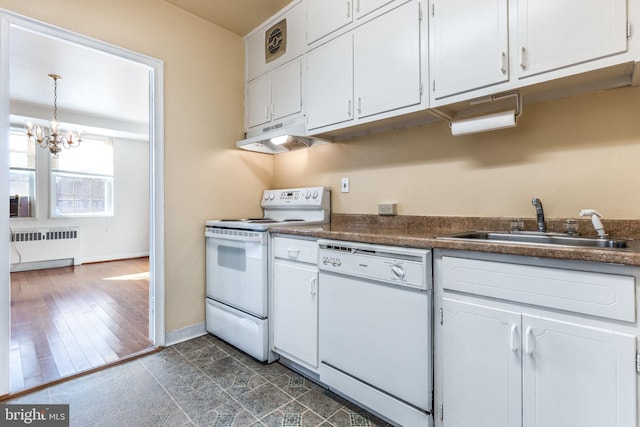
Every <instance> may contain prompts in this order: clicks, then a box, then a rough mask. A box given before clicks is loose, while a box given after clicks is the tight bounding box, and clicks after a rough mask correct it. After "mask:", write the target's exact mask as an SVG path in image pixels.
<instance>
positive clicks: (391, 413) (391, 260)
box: [318, 240, 433, 427]
mask: <svg viewBox="0 0 640 427" xmlns="http://www.w3.org/2000/svg"><path fill="white" fill-rule="evenodd" d="M318 243H319V257H318V258H319V260H318V261H319V262H318V268H319V270H320V274H319V285H318V286H319V298H320V300H319V342H320V343H321V345H320V368H319V372H320V381H322V382H323V383H325V384H326V385H328V386H329V387H330V388H332V389H333V390H335V391H337V392H339V393H342V394H344V395H347V396H350V397H351V398H353V399H354V400H356V401H357V402H358V403H360V404H361V405H363V406H365V407H368V408H369V409H372V410H374V411H375V412H377V413H379V414H380V415H382V416H383V417H384V418H387V419H388V420H390V421H392V422H393V423H395V424H397V425H402V426H404V427H413V426H422V427H427V426H433V416H432V412H433V408H432V406H433V403H432V394H433V369H432V366H433V365H432V360H433V359H432V357H433V354H432V342H433V340H432V324H431V322H432V320H431V319H432V298H433V296H432V292H433V287H432V274H431V251H429V250H423V249H407V248H398V247H390V246H379V245H369V244H361V243H352V242H341V241H331V240H320V241H319V242H318Z"/></svg>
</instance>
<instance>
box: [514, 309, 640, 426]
mask: <svg viewBox="0 0 640 427" xmlns="http://www.w3.org/2000/svg"><path fill="white" fill-rule="evenodd" d="M523 330H524V332H523V333H524V337H523V342H524V344H523V347H524V354H523V408H524V412H523V425H524V427H534V426H535V427H569V426H575V427H602V426H608V427H635V426H636V378H637V374H636V365H635V353H636V340H635V337H634V336H632V335H627V334H622V333H616V332H611V331H607V330H602V329H595V328H590V327H584V326H581V325H576V324H571V323H566V322H560V321H556V320H551V319H546V318H542V317H536V316H529V315H523Z"/></svg>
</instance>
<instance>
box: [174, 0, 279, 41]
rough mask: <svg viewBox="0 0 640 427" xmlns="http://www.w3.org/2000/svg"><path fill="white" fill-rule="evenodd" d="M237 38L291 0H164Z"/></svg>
mask: <svg viewBox="0 0 640 427" xmlns="http://www.w3.org/2000/svg"><path fill="white" fill-rule="evenodd" d="M165 1H166V2H167V3H169V4H172V5H174V6H176V7H179V8H180V9H183V10H186V11H187V12H190V13H192V14H194V15H196V16H199V17H200V18H202V19H205V20H207V21H209V22H212V23H214V24H216V25H219V26H220V27H222V28H225V29H227V30H229V31H231V32H232V33H235V34H238V35H239V36H245V35H247V34H248V33H249V32H250V31H251V30H252V29H254V28H255V27H257V26H258V25H260V24H262V23H263V22H264V21H266V20H267V19H268V18H269V17H270V16H272V15H274V14H275V13H276V12H278V11H279V10H280V9H282V8H283V7H285V6H286V5H288V4H289V3H291V1H292V0H232V1H229V0H165Z"/></svg>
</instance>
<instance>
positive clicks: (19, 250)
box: [9, 227, 80, 271]
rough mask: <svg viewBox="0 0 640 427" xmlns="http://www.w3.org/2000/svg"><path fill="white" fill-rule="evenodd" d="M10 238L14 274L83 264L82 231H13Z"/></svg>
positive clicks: (73, 228) (54, 229)
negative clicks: (80, 232)
mask: <svg viewBox="0 0 640 427" xmlns="http://www.w3.org/2000/svg"><path fill="white" fill-rule="evenodd" d="M9 236H10V237H9V238H10V241H11V242H10V243H11V264H12V266H11V270H12V271H26V270H38V269H42V268H53V267H61V266H68V265H77V264H80V257H79V255H80V241H79V240H80V234H79V232H78V227H49V228H33V229H22V230H11V232H10V234H9Z"/></svg>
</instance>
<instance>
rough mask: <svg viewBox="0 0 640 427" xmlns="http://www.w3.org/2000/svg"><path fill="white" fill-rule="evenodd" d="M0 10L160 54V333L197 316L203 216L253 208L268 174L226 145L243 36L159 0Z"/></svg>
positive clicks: (35, 0)
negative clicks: (162, 298)
mask: <svg viewBox="0 0 640 427" xmlns="http://www.w3.org/2000/svg"><path fill="white" fill-rule="evenodd" d="M0 8H3V9H7V10H10V11H13V12H16V13H19V14H22V15H26V16H28V17H31V18H35V19H38V20H40V21H44V22H46V23H50V24H53V25H56V26H60V27H63V28H65V29H69V30H72V31H75V32H78V33H81V34H84V35H88V36H90V37H93V38H96V39H99V40H102V41H105V42H108V43H112V44H115V45H118V46H121V47H125V48H128V49H131V50H133V51H136V52H139V53H142V54H145V55H149V56H152V57H155V58H158V59H160V60H162V61H164V73H165V74H164V77H165V87H164V89H165V104H164V106H165V110H164V113H165V205H166V207H165V222H166V226H165V243H166V267H165V269H166V270H165V271H166V330H167V331H168V332H169V331H172V330H175V329H179V328H182V327H185V326H190V325H193V324H197V323H201V322H204V235H203V225H204V221H205V220H206V219H209V218H215V217H223V216H235V215H248V214H253V215H256V214H258V213H260V206H259V204H258V201H259V199H260V194H261V191H262V189H263V188H265V187H269V186H271V179H272V167H273V160H272V158H271V157H268V156H263V155H260V154H251V153H245V152H240V151H238V150H234V149H232V147H233V146H234V143H235V141H236V140H237V139H238V138H239V137H240V136H241V134H242V117H243V106H242V105H243V104H242V103H243V101H242V93H243V89H242V84H243V57H242V39H241V38H240V37H239V36H237V35H234V34H232V33H230V32H228V31H225V30H223V29H221V28H219V27H217V26H215V25H212V24H209V23H207V22H206V21H203V20H201V19H198V18H195V17H194V16H192V15H190V14H187V13H185V12H182V11H180V10H179V9H176V8H174V7H172V6H170V5H168V4H167V3H165V2H163V1H159V0H135V1H131V0H109V1H86V0H29V1H23V0H0ZM43 61H44V62H45V63H46V61H47V58H43Z"/></svg>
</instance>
